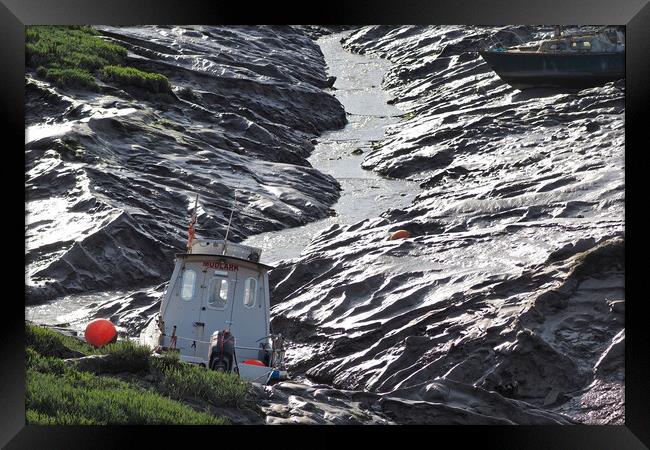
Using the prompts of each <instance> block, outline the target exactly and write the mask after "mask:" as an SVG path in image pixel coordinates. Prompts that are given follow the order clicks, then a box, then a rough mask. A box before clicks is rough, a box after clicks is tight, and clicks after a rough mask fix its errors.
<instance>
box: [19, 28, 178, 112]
mask: <svg viewBox="0 0 650 450" xmlns="http://www.w3.org/2000/svg"><path fill="white" fill-rule="evenodd" d="M126 56H127V50H126V48H124V47H122V46H121V45H118V44H115V43H113V42H109V41H107V40H106V39H102V38H101V37H100V35H99V33H98V32H97V31H95V30H94V29H92V28H90V27H85V26H51V25H32V26H28V27H26V28H25V62H26V65H27V67H31V68H33V69H35V70H36V74H37V75H38V76H39V77H42V78H45V79H46V80H48V81H51V82H52V83H54V84H56V85H57V86H59V87H62V88H80V89H88V90H92V91H97V90H99V85H98V84H97V81H96V76H97V75H99V76H100V77H102V78H103V79H105V80H106V81H114V82H115V83H117V84H119V85H122V86H137V87H140V88H142V89H145V90H147V91H148V92H151V93H153V94H159V93H166V94H169V93H171V85H170V83H169V80H168V79H167V77H165V76H164V75H161V74H159V73H150V72H143V71H141V70H138V69H135V68H133V67H124V66H123V64H124V63H125V62H126ZM164 100H165V101H168V100H169V99H168V98H167V97H165V99H164Z"/></svg>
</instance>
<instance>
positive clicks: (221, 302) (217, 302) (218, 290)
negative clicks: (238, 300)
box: [208, 278, 228, 308]
mask: <svg viewBox="0 0 650 450" xmlns="http://www.w3.org/2000/svg"><path fill="white" fill-rule="evenodd" d="M226 303H228V279H227V278H213V279H212V280H211V281H210V287H209V289H208V306H209V307H210V308H223V307H225V306H226Z"/></svg>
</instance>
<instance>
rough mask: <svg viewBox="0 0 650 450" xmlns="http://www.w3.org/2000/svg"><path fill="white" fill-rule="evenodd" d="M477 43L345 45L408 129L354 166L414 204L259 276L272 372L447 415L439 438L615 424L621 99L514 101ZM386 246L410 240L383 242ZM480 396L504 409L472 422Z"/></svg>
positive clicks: (424, 40)
mask: <svg viewBox="0 0 650 450" xmlns="http://www.w3.org/2000/svg"><path fill="white" fill-rule="evenodd" d="M507 31H508V32H509V31H512V29H511V30H507ZM514 31H515V32H517V33H518V34H519V35H520V36H521V37H522V38H523V39H524V40H532V39H538V38H540V37H542V36H543V35H544V34H545V33H548V32H549V31H550V30H544V29H540V28H532V27H528V28H524V27H520V28H516V29H514ZM494 32H500V33H501V34H503V36H504V37H505V36H507V33H506V31H499V30H498V29H486V28H465V27H408V26H407V27H384V26H382V27H364V28H362V29H360V30H358V31H356V32H354V33H353V34H351V35H350V36H349V37H348V38H346V39H345V42H344V46H345V47H346V48H347V49H349V50H351V51H353V52H357V53H362V54H366V55H374V56H380V57H385V58H387V59H388V60H390V61H391V62H393V66H392V67H391V68H390V69H389V72H388V74H387V76H386V78H385V80H384V84H383V86H384V88H386V89H387V91H388V92H389V93H390V94H391V96H392V97H393V101H392V103H394V104H395V105H396V106H399V107H400V108H401V109H402V110H404V111H405V112H406V114H407V117H410V118H409V120H406V121H402V122H400V123H399V124H398V125H395V126H393V128H392V129H391V133H390V135H389V136H388V137H387V138H386V139H385V140H384V141H382V142H381V145H380V146H378V148H376V149H373V150H372V151H371V152H368V153H366V154H364V162H363V166H364V167H365V168H369V169H372V170H374V171H376V172H378V173H380V174H384V175H388V176H393V177H400V178H403V179H407V180H411V181H414V182H417V183H419V185H420V187H421V192H420V193H419V194H418V195H417V196H416V197H415V198H414V200H413V202H412V203H411V204H410V205H408V206H406V207H397V208H393V209H389V210H386V211H384V212H381V213H380V212H379V211H378V214H377V215H378V217H374V218H369V219H366V220H363V221H360V222H357V223H354V224H348V225H340V224H332V226H331V227H330V228H328V229H327V230H325V231H323V232H322V233H321V234H320V235H318V236H317V237H316V238H314V240H313V241H312V242H311V243H310V244H309V246H308V247H307V248H306V249H305V250H303V252H302V254H301V256H300V257H299V258H298V259H297V260H293V261H290V262H287V263H284V264H281V265H280V267H278V268H277V269H276V270H274V271H273V272H272V274H271V275H272V283H273V284H274V286H275V288H274V298H275V299H276V301H277V302H278V303H277V304H276V305H275V306H274V308H273V312H272V314H273V320H272V323H273V326H274V328H275V329H276V331H280V332H282V333H283V334H285V335H287V336H289V337H290V338H291V339H292V340H293V341H294V348H295V349H296V350H295V357H294V358H293V359H292V360H291V363H290V369H291V370H292V371H293V373H294V374H302V375H303V376H305V377H306V378H308V379H310V380H311V381H312V382H313V383H321V384H327V385H330V386H333V387H334V388H336V389H344V390H355V391H359V390H362V391H369V392H372V393H377V394H380V395H388V394H389V393H395V394H394V396H395V397H398V398H400V399H402V400H405V401H406V400H408V401H412V402H420V401H425V402H427V401H429V400H427V398H431V397H427V395H428V394H427V392H431V391H433V392H436V394H435V395H442V394H441V393H442V392H447V393H449V395H448V396H446V394H445V395H442V396H441V397H435V398H436V399H437V400H436V401H438V402H441V403H443V404H444V405H446V406H450V402H451V400H450V399H453V398H456V399H461V398H462V399H464V400H463V401H460V402H459V403H458V408H445V409H444V410H445V415H444V416H442V417H441V416H438V418H439V420H440V422H441V423H456V421H458V420H461V419H460V418H461V417H465V416H464V415H467V414H477V413H478V414H482V415H487V416H489V417H490V418H491V419H492V420H500V419H505V420H510V421H513V422H515V423H524V419H523V418H522V417H523V416H519V415H518V414H532V413H533V411H534V410H537V409H539V410H542V411H545V412H546V413H548V414H552V415H553V417H555V418H556V419H555V420H559V419H557V417H558V415H559V414H562V417H564V419H562V420H569V421H578V422H583V423H616V424H620V423H623V421H624V369H623V368H624V366H623V356H622V353H620V352H621V349H622V348H623V347H624V341H625V338H624V314H623V311H624V305H625V297H624V258H623V255H624V188H625V183H624V165H625V161H624V95H625V93H624V83H623V81H620V82H615V83H609V84H607V85H604V86H601V87H596V88H593V89H586V90H582V91H579V92H576V91H571V92H563V91H548V90H544V91H527V92H520V91H517V90H514V89H512V88H511V87H509V86H507V85H505V84H503V83H502V82H501V81H500V80H499V79H498V78H497V77H496V75H495V74H494V73H493V72H492V71H490V70H489V68H488V67H487V66H486V65H485V64H484V63H483V61H482V60H481V59H480V56H478V54H476V53H475V50H476V49H477V48H478V45H479V43H480V41H481V40H482V39H484V38H485V37H486V36H487V35H488V34H489V33H494ZM398 229H406V230H409V231H410V232H411V233H412V235H413V237H412V238H410V239H405V240H397V241H388V240H387V238H388V236H389V235H390V234H391V233H392V232H394V231H395V230H398ZM604 361H606V365H607V367H608V369H607V370H605V371H603V370H600V369H599V367H600V366H601V364H602V363H603V362H604ZM494 395H498V396H499V401H505V400H506V399H507V400H511V401H513V402H514V403H508V406H506V404H505V403H500V404H499V405H498V406H494V407H492V409H489V410H488V409H485V408H484V406H481V401H479V399H484V398H485V396H494ZM534 414H536V413H534ZM396 416H399V414H397V415H396ZM404 420H406V419H404ZM468 420H469V421H471V419H468ZM475 420H477V423H478V421H479V419H478V418H476V417H475Z"/></svg>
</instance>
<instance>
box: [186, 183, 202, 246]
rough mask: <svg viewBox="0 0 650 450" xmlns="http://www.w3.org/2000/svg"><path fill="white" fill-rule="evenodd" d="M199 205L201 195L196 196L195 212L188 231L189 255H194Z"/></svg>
mask: <svg viewBox="0 0 650 450" xmlns="http://www.w3.org/2000/svg"><path fill="white" fill-rule="evenodd" d="M198 203H199V194H196V198H195V199H194V212H192V217H191V219H190V226H189V228H188V229H187V253H192V242H194V237H195V236H196V230H195V228H194V225H195V224H196V208H197V205H198Z"/></svg>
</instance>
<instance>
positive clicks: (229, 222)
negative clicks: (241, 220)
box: [222, 182, 241, 255]
mask: <svg viewBox="0 0 650 450" xmlns="http://www.w3.org/2000/svg"><path fill="white" fill-rule="evenodd" d="M240 184H241V182H239V183H237V189H235V196H234V197H233V199H232V205H231V206H230V218H229V219H228V226H227V227H226V237H225V238H224V243H223V253H222V255H225V254H226V247H227V246H228V234H229V233H230V224H231V223H232V215H233V214H234V213H235V204H236V203H237V190H238V189H239V185H240Z"/></svg>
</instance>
